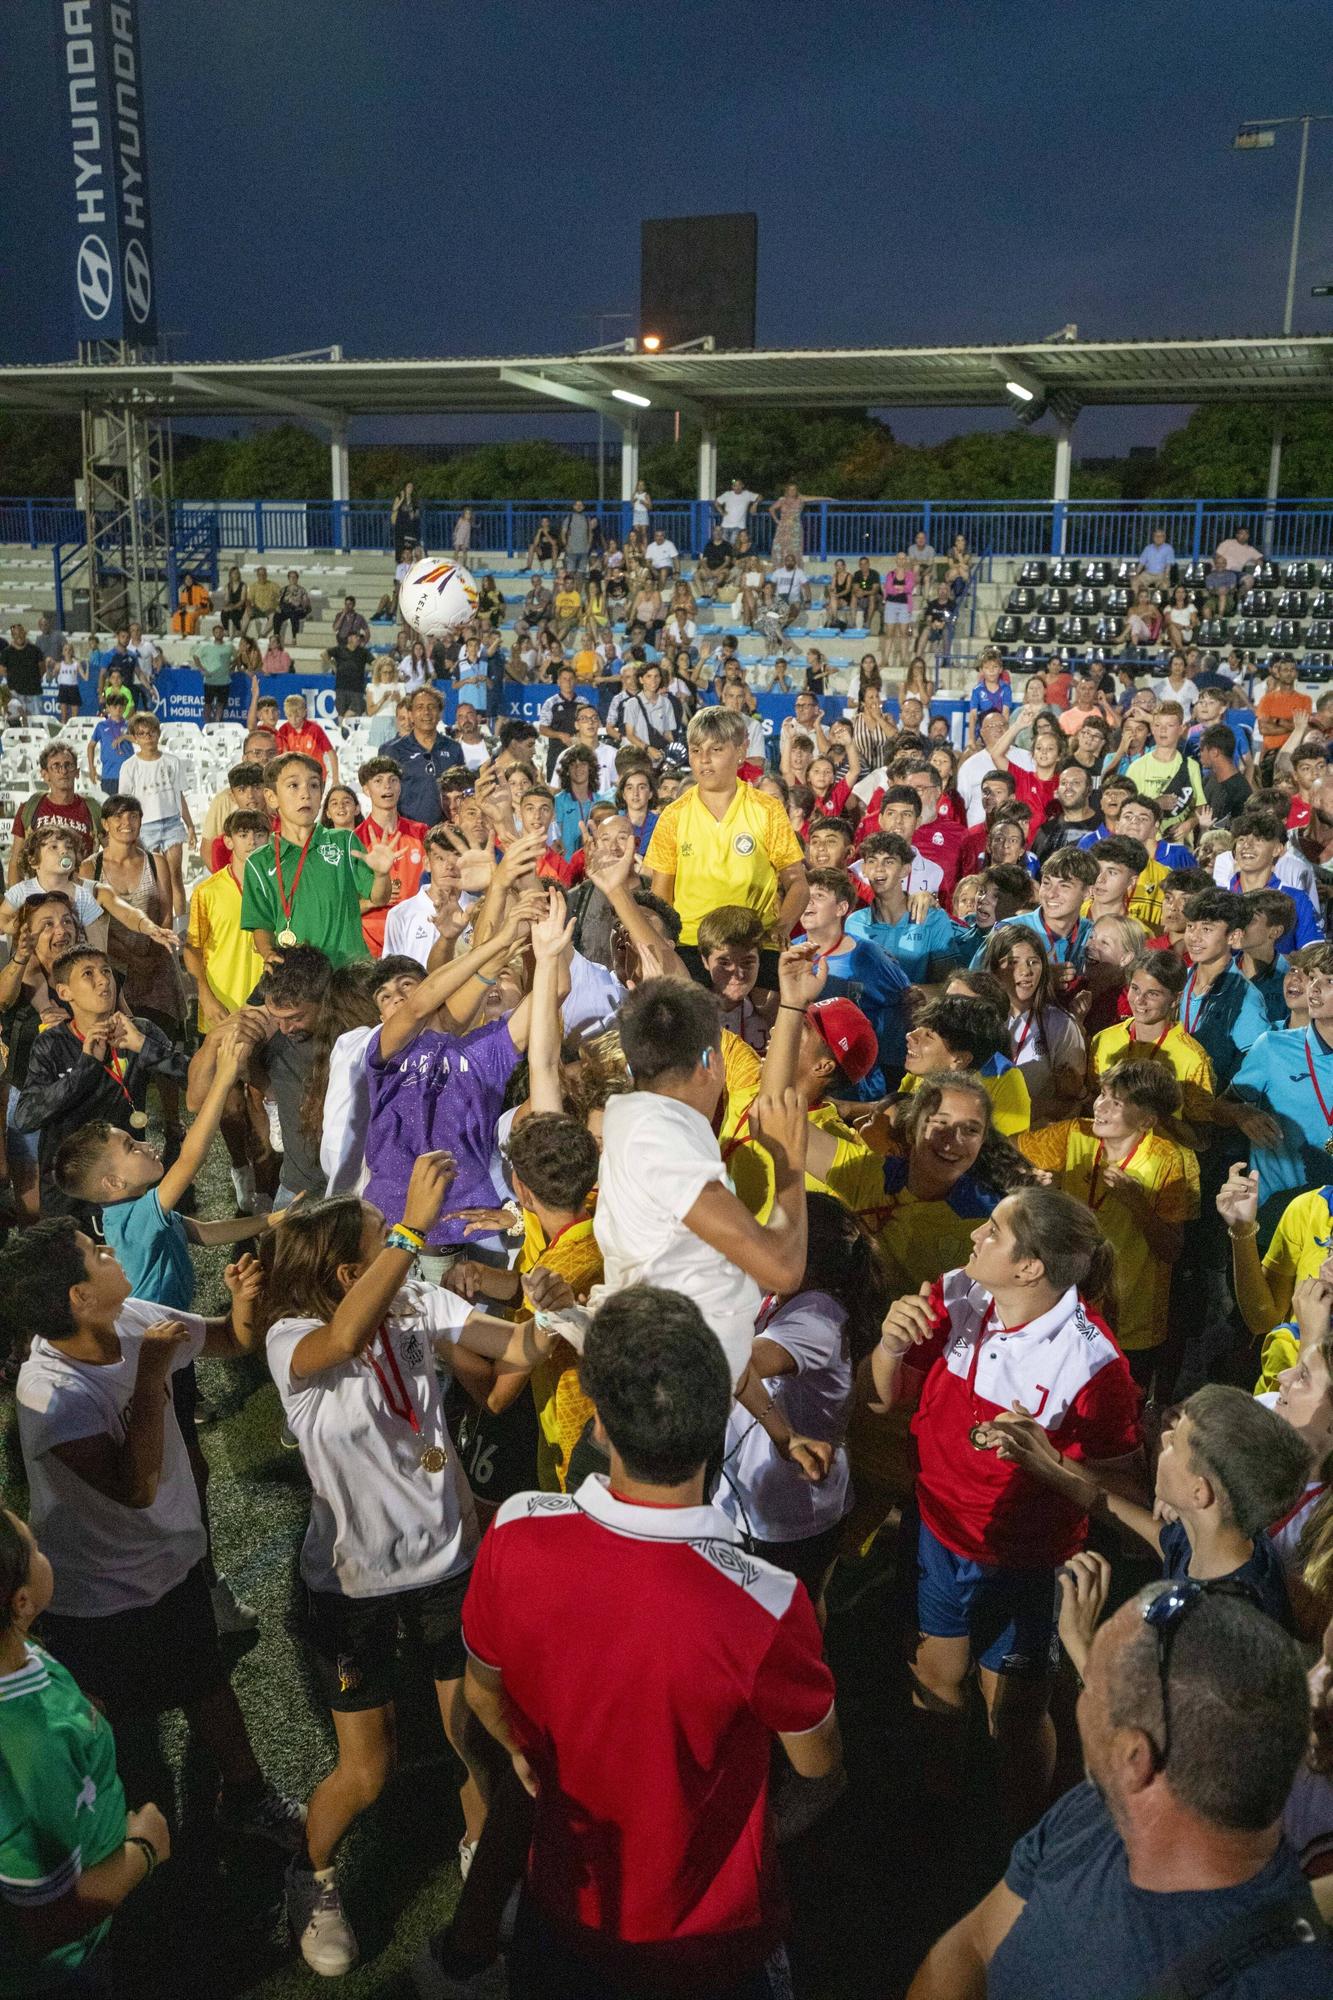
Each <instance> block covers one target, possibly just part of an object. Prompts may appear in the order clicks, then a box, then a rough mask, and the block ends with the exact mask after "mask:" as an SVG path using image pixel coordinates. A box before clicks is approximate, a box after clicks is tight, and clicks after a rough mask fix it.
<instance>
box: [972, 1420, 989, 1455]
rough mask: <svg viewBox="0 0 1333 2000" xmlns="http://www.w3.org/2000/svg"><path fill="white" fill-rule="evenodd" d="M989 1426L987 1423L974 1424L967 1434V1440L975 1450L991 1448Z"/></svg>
mask: <svg viewBox="0 0 1333 2000" xmlns="http://www.w3.org/2000/svg"><path fill="white" fill-rule="evenodd" d="M988 1428H989V1427H988V1426H987V1425H986V1424H973V1426H972V1428H971V1430H970V1431H969V1432H968V1434H967V1441H968V1443H969V1444H970V1445H971V1447H972V1449H973V1451H989V1450H990V1444H989V1442H988V1440H987V1436H986V1432H987V1429H988Z"/></svg>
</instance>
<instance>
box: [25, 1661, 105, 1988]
mask: <svg viewBox="0 0 1333 2000" xmlns="http://www.w3.org/2000/svg"><path fill="white" fill-rule="evenodd" d="M124 1842H125V1793H124V1790H123V1789H122V1786H121V1782H120V1779H119V1777H118V1776H117V1774H116V1745H115V1739H114V1737H113V1736H112V1734H111V1728H110V1725H109V1723H107V1722H106V1721H105V1719H104V1718H103V1717H102V1716H100V1715H99V1714H98V1713H97V1710H96V1709H95V1708H94V1707H93V1705H92V1703H91V1702H90V1701H89V1699H88V1697H87V1695H85V1694H84V1693H83V1692H82V1690H81V1689H80V1688H79V1686H78V1685H77V1683H76V1682H75V1681H74V1680H73V1679H72V1678H71V1676H70V1675H69V1674H68V1673H67V1672H66V1671H65V1669H64V1667H62V1666H61V1665H60V1664H59V1662H58V1661H56V1660H53V1659H52V1658H51V1657H50V1655H49V1654H48V1653H44V1652H43V1651H42V1650H41V1648H40V1647H39V1646H34V1645H32V1644H31V1643H30V1644H29V1646H28V1657H27V1660H26V1661H25V1663H24V1665H23V1666H21V1667H20V1668H19V1669H18V1671H17V1672H16V1673H12V1674H4V1675H0V1994H3V1995H7V1996H11V1995H12V1996H14V2000H18V1996H20V1995H22V1996H25V2000H26V1996H30V1995H37V1994H40V1993H41V1992H42V1991H43V1990H44V1989H45V1988H46V1987H47V1986H51V1985H55V1984H57V1983H59V1982H60V1981H62V1980H63V1979H64V1978H65V1976H66V1975H67V1974H69V1973H71V1972H72V1971H73V1970H74V1968H75V1967H76V1966H79V1965H82V1964H83V1961H84V1960H85V1959H86V1958H89V1957H91V1955H92V1953H93V1952H94V1951H95V1950H96V1949H97V1946H98V1945H99V1944H100V1943H101V1941H102V1939H103V1938H104V1937H105V1936H106V1933H107V1931H108V1930H109V1929H110V1927H111V1919H110V1918H109V1917H108V1918H107V1919H106V1920H105V1921H104V1922H103V1923H100V1924H96V1925H94V1927H93V1928H92V1930H90V1931H85V1932H84V1935H83V1936H82V1937H81V1938H76V1939H75V1940H74V1941H73V1943H72V1944H64V1945H60V1946H58V1947H57V1949H56V1950H55V1951H52V1952H50V1953H49V1954H48V1955H47V1956H46V1957H45V1958H41V1959H34V1958H33V1957H32V1955H31V1953H30V1952H29V1950H28V1948H27V1946H26V1945H25V1944H24V1942H23V1937H22V1933H21V1932H20V1931H19V1928H18V1926H17V1925H16V1924H15V1923H14V1921H13V1918H12V1912H13V1911H14V1910H16V1909H34V1908H37V1907H38V1906H39V1905H41V1904H43V1903H54V1902H57V1901H58V1900H59V1899H60V1897H62V1896H64V1895H66V1894H68V1892H69V1891H70V1890H71V1889H72V1888H73V1887H74V1885H75V1883H76V1882H77V1881H78V1879H79V1877H80V1875H82V1874H83V1872H84V1870H85V1869H88V1868H95V1867H96V1866H97V1864H98V1862H99V1861H105V1860H106V1859H107V1856H108V1855H111V1854H116V1853H118V1852H119V1850H120V1848H121V1847H122V1846H123V1845H124Z"/></svg>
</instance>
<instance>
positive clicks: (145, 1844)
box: [125, 1833, 157, 1882]
mask: <svg viewBox="0 0 1333 2000" xmlns="http://www.w3.org/2000/svg"><path fill="white" fill-rule="evenodd" d="M125 1845H126V1847H137V1848H138V1849H139V1850H140V1852H141V1853H142V1855H143V1858H144V1860H145V1861H146V1862H147V1863H148V1874H147V1875H145V1876H144V1878H143V1879H144V1881H145V1882H146V1881H147V1880H148V1876H149V1875H151V1874H152V1872H153V1870H154V1869H155V1868H156V1866H157V1849H156V1848H155V1847H154V1845H153V1843H152V1841H151V1840H150V1839H149V1838H148V1836H147V1834H146V1833H127V1834H126V1836H125Z"/></svg>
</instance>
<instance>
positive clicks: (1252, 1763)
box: [908, 1556, 1333, 2000]
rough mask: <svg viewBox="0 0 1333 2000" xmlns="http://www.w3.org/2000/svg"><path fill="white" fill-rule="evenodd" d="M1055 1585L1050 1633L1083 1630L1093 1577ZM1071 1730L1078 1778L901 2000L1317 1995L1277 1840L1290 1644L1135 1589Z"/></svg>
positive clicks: (1330, 1963)
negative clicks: (1060, 1603) (1083, 1776)
mask: <svg viewBox="0 0 1333 2000" xmlns="http://www.w3.org/2000/svg"><path fill="white" fill-rule="evenodd" d="M1061 1590H1062V1592H1063V1595H1064V1609H1063V1611H1062V1614H1061V1630H1062V1632H1065V1631H1067V1630H1069V1629H1071V1625H1072V1626H1073V1627H1074V1628H1081V1635H1082V1636H1086V1628H1087V1627H1088V1626H1089V1625H1091V1624H1093V1623H1095V1620H1096V1617H1097V1616H1098V1615H1099V1613H1100V1611H1101V1609H1102V1604H1103V1602H1104V1599H1105V1580H1104V1578H1101V1577H1100V1576H1098V1575H1097V1573H1096V1572H1095V1571H1094V1570H1093V1568H1092V1566H1091V1565H1090V1561H1089V1558H1087V1557H1083V1556H1076V1557H1074V1558H1073V1563H1072V1565H1071V1567H1070V1570H1069V1571H1066V1572H1065V1573H1064V1574H1063V1575H1062V1578H1061ZM1078 1730H1079V1736H1080V1738H1081V1739H1082V1745H1083V1755H1084V1761H1085V1764H1086V1768H1087V1772H1088V1777H1089V1779H1090V1780H1091V1782H1090V1783H1088V1784H1083V1785H1079V1786H1076V1787H1075V1789H1074V1790H1073V1791H1071V1792H1066V1794H1065V1796H1064V1797H1063V1798H1062V1799H1061V1800H1060V1801H1059V1803H1058V1804H1057V1805H1055V1806H1053V1807H1052V1809H1051V1810H1050V1812H1048V1813H1047V1814H1046V1816H1045V1818H1044V1819H1042V1820H1040V1821H1039V1822H1038V1824H1037V1825H1036V1826H1035V1827H1034V1828H1033V1829H1032V1831H1031V1833H1028V1834H1025V1835H1024V1836H1023V1838H1022V1839H1021V1840H1020V1841H1019V1842H1018V1843H1017V1845H1016V1846H1015V1848H1014V1850H1013V1853H1012V1855H1011V1856H1010V1860H1009V1867H1008V1870H1007V1872H1006V1874H1005V1878H1004V1880H1003V1881H1002V1882H1000V1883H998V1884H997V1885H996V1887H995V1888H994V1889H992V1890H991V1892H990V1894H989V1896H987V1897H986V1898H985V1899H984V1901H983V1902H981V1903H979V1904H978V1905H977V1906H976V1908H975V1909H974V1910H972V1911H971V1913H970V1914H969V1915H968V1916H966V1917H964V1918H963V1920H962V1922H961V1923H958V1924H955V1926H954V1928H953V1929H952V1930H951V1931H949V1932H947V1933H946V1935H945V1936H944V1937H942V1938H941V1939H940V1941H939V1943H938V1944H937V1945H936V1946H935V1947H934V1949H933V1950H932V1951H931V1953H930V1955H929V1957H928V1958H927V1959H926V1961H925V1963H924V1965H923V1966H922V1967H921V1969H920V1971H919V1972H918V1973H917V1976H916V1978H915V1980H914V1981H913V1982H912V1985H911V1988H910V1989H909V1995H908V2000H1067V1996H1068V1995H1069V1994H1071V1993H1076V1992H1079V1991H1087V1992H1089V1993H1093V1992H1095V1993H1096V1995H1097V2000H1141V1996H1142V1995H1144V1994H1146V1993H1149V1992H1164V1991H1166V1990H1167V1988H1168V1987H1170V1988H1171V1990H1173V1991H1175V1990H1180V1991H1186V1990H1188V1991H1194V1992H1204V1991H1205V1990H1206V1991H1207V1993H1208V1994H1209V1996H1210V2000H1322V1996H1326V1995H1328V1994H1329V1993H1333V1946H1331V1945H1330V1943H1329V1939H1328V1935H1327V1933H1326V1931H1325V1930H1324V1926H1323V1924H1322V1922H1321V1921H1320V1918H1319V1915H1318V1912H1317V1911H1316V1909H1315V1906H1314V1899H1313V1897H1312V1896H1311V1894H1310V1889H1309V1886H1308V1884H1307V1883H1306V1881H1305V1879H1304V1877H1303V1876H1302V1875H1301V1872H1300V1869H1299V1867H1298V1865H1297V1861H1296V1857H1295V1855H1294V1854H1293V1853H1292V1851H1291V1849H1290V1848H1289V1847H1288V1846H1287V1844H1286V1842H1285V1841H1284V1839H1283V1837H1282V1811H1283V1808H1284V1806H1285V1805H1286V1802H1287V1796H1288V1793H1289V1792H1290V1790H1291V1785H1292V1780H1293V1778H1294V1777H1295V1775H1296V1771H1297V1769H1298V1767H1299V1765H1300V1763H1301V1761H1302V1759H1303V1757H1304V1755H1305V1748H1306V1743H1307V1740H1308V1735H1309V1697H1308V1694H1307V1691H1306V1685H1305V1666H1304V1660H1303V1658H1302V1655H1301V1652H1300V1648H1299V1647H1298V1646H1297V1644H1296V1642H1295V1641H1294V1640H1293V1639H1291V1638H1290V1637H1289V1636H1288V1635H1287V1634H1286V1633H1285V1632H1284V1631H1283V1630H1282V1629H1281V1627H1280V1626H1279V1625H1278V1624H1277V1623H1276V1621H1275V1620H1273V1619H1272V1618H1270V1617H1268V1616H1267V1614H1266V1613H1264V1612H1262V1611H1260V1610H1259V1609H1258V1608H1257V1607H1256V1606H1255V1605H1253V1604H1250V1603H1247V1602H1246V1601H1244V1599H1243V1598H1240V1597H1235V1596H1228V1595H1223V1594H1221V1593H1210V1592H1209V1591H1208V1590H1207V1587H1206V1586H1204V1587H1200V1586H1198V1585H1192V1584H1191V1583H1190V1581H1188V1580H1184V1581H1177V1582H1175V1583H1154V1584H1149V1585H1148V1587H1147V1589H1145V1590H1141V1591H1140V1592H1139V1593H1138V1595H1137V1597H1134V1598H1131V1600H1130V1602H1129V1603H1128V1604H1124V1605H1122V1606H1121V1608H1120V1609H1119V1611H1117V1612H1116V1614H1115V1616H1114V1617H1113V1618H1110V1619H1108V1620H1107V1622H1106V1623H1105V1624H1104V1625H1102V1626H1101V1627H1100V1629H1098V1631H1097V1633H1096V1637H1095V1638H1094V1639H1093V1641H1092V1650H1091V1652H1090V1654H1089V1656H1088V1662H1087V1674H1086V1681H1085V1686H1084V1691H1083V1694H1082V1696H1081V1697H1080V1700H1079V1705H1078ZM1278 1904H1281V1905H1283V1906H1284V1911H1285V1914H1282V1913H1278V1914H1276V1915H1275V1917H1274V1919H1273V1931H1272V1941H1273V1948H1272V1949H1269V1950H1267V1951H1264V1950H1262V1949H1260V1947H1259V1937H1260V1931H1259V1928H1258V1920H1257V1919H1256V1923H1255V1925H1254V1926H1253V1927H1250V1928H1249V1929H1248V1931H1247V1933H1246V1934H1245V1935H1240V1934H1238V1927H1239V1926H1240V1925H1241V1924H1242V1922H1243V1921H1244V1920H1245V1919H1246V1918H1247V1917H1250V1916H1251V1915H1252V1914H1253V1913H1255V1912H1258V1911H1261V1910H1266V1909H1272V1908H1273V1906H1274V1905H1278ZM1264 1935H1268V1932H1267V1927H1266V1926H1265V1928H1264ZM1210 1952H1211V1954H1212V1958H1209V1960H1208V1963H1209V1969H1210V1971H1211V1977H1200V1976H1199V1975H1200V1970H1201V1968H1200V1964H1199V1963H1198V1960H1199V1959H1201V1958H1204V1957H1206V1956H1207V1955H1208V1954H1209V1953H1210ZM1196 1955H1197V1956H1196ZM1213 1958H1215V1959H1216V1960H1217V1964H1216V1965H1214V1964H1213V1962H1212V1959H1213ZM1187 1967H1188V1970H1189V1972H1190V1973H1191V1974H1193V1975H1194V1978H1196V1979H1197V1980H1198V1983H1197V1984H1195V1983H1193V1980H1192V1979H1191V1978H1190V1977H1183V1976H1182V1977H1180V1979H1179V1986H1178V1988H1177V1984H1176V1980H1175V1978H1174V1977H1173V1975H1174V1974H1177V1973H1183V1972H1184V1971H1185V1969H1186V1968H1187ZM1219 1973H1220V1975H1221V1976H1220V1977H1219V1976H1218V1974H1219Z"/></svg>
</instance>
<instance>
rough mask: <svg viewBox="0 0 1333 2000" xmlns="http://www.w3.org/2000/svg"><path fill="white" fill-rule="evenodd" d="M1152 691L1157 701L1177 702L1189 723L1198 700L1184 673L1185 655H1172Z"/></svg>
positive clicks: (1192, 683) (1192, 685)
mask: <svg viewBox="0 0 1333 2000" xmlns="http://www.w3.org/2000/svg"><path fill="white" fill-rule="evenodd" d="M1152 691H1153V693H1154V694H1155V695H1156V696H1157V699H1158V700H1159V701H1178V702H1179V703H1180V705H1181V707H1182V708H1183V709H1184V711H1185V720H1186V722H1188V721H1189V719H1190V717H1191V716H1192V715H1193V713H1194V704H1195V702H1196V701H1197V700H1198V699H1199V690H1198V688H1197V687H1195V685H1194V682H1193V681H1192V680H1191V679H1190V677H1189V675H1188V673H1187V672H1186V671H1185V655H1184V654H1183V653H1173V654H1172V655H1171V663H1170V665H1169V666H1168V668H1167V670H1166V673H1165V675H1164V676H1163V678H1162V679H1161V680H1160V681H1154V682H1153V684H1152Z"/></svg>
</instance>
